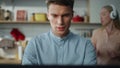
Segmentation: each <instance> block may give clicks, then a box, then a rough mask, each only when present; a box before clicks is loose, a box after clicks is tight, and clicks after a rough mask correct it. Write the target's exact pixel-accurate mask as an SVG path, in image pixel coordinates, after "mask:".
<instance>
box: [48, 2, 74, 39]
mask: <svg viewBox="0 0 120 68" xmlns="http://www.w3.org/2000/svg"><path fill="white" fill-rule="evenodd" d="M47 17H48V20H49V21H50V24H51V27H52V31H53V33H54V34H55V35H57V36H60V37H64V36H65V35H66V34H67V33H68V32H69V27H70V24H71V19H72V17H73V10H72V9H71V8H70V7H69V6H63V5H57V4H50V6H49V7H48V14H47Z"/></svg>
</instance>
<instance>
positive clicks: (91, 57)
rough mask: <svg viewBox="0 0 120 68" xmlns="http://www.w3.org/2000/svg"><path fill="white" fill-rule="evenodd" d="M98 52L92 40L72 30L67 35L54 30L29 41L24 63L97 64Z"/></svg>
mask: <svg viewBox="0 0 120 68" xmlns="http://www.w3.org/2000/svg"><path fill="white" fill-rule="evenodd" d="M95 64H96V53H95V50H94V47H93V45H92V43H91V41H90V40H88V39H85V38H83V37H80V36H79V35H75V34H73V33H72V32H70V33H69V34H68V35H67V36H66V37H64V38H60V37H57V36H55V35H54V34H53V33H52V31H50V32H48V33H44V34H41V35H38V36H36V37H35V38H33V39H31V40H30V41H29V42H28V45H27V47H26V49H25V51H24V55H23V58H22V65H95Z"/></svg>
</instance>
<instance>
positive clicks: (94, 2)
mask: <svg viewBox="0 0 120 68" xmlns="http://www.w3.org/2000/svg"><path fill="white" fill-rule="evenodd" d="M109 4H113V5H114V6H115V7H116V9H117V10H118V12H119V16H120V0H90V22H91V23H98V22H99V23H100V17H99V13H100V9H101V8H102V7H103V6H104V5H109Z"/></svg>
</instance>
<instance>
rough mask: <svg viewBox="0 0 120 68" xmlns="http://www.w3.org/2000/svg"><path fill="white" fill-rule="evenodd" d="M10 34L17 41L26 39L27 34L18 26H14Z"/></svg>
mask: <svg viewBox="0 0 120 68" xmlns="http://www.w3.org/2000/svg"><path fill="white" fill-rule="evenodd" d="M10 34H11V35H12V36H13V37H14V39H15V40H16V41H19V40H25V36H24V35H23V34H22V33H21V32H20V31H19V30H18V29H17V28H13V29H12V31H11V32H10Z"/></svg>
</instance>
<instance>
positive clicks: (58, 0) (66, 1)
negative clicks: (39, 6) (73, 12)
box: [46, 0, 74, 9]
mask: <svg viewBox="0 0 120 68" xmlns="http://www.w3.org/2000/svg"><path fill="white" fill-rule="evenodd" d="M46 3H47V7H49V5H50V4H51V3H54V4H58V5H65V6H70V7H71V8H72V9H73V6H74V0H46Z"/></svg>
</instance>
